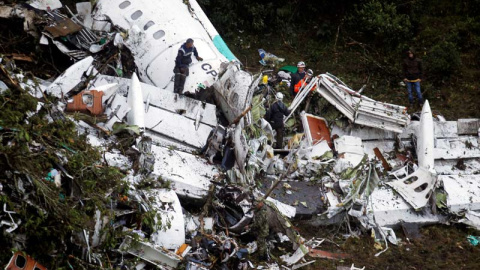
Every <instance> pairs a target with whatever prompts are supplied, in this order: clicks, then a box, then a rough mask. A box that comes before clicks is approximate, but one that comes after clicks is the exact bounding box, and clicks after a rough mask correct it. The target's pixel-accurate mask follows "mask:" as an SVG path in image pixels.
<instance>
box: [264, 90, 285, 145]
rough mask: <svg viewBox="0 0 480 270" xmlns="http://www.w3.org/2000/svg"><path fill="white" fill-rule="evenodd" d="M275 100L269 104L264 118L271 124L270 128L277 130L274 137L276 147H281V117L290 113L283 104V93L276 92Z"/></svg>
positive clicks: (282, 125)
mask: <svg viewBox="0 0 480 270" xmlns="http://www.w3.org/2000/svg"><path fill="white" fill-rule="evenodd" d="M275 98H276V100H275V102H274V103H273V104H272V105H271V106H270V108H269V109H268V112H267V113H266V115H265V119H266V120H267V121H268V122H269V123H270V125H272V128H273V129H275V131H276V132H277V137H276V142H277V143H276V147H275V148H276V149H282V148H283V130H284V128H285V125H284V124H283V117H284V116H288V115H289V114H290V110H289V109H288V108H287V106H285V104H283V102H282V100H283V94H282V93H280V92H278V93H277V94H276V96H275Z"/></svg>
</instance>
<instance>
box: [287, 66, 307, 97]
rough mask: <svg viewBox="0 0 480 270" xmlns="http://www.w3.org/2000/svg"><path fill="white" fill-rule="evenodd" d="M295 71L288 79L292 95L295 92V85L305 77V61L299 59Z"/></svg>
mask: <svg viewBox="0 0 480 270" xmlns="http://www.w3.org/2000/svg"><path fill="white" fill-rule="evenodd" d="M297 69H298V70H297V73H294V74H292V76H291V79H290V94H291V95H292V97H294V96H295V95H296V94H297V93H295V85H296V84H297V83H298V82H299V81H301V80H302V79H303V78H305V74H306V73H305V62H303V61H300V62H298V64H297Z"/></svg>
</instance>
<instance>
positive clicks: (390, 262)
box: [297, 224, 480, 270]
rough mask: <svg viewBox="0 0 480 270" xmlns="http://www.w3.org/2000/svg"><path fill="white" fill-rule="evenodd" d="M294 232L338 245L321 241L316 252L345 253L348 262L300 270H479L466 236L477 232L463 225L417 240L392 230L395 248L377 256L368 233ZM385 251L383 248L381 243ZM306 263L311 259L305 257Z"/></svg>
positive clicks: (428, 231)
mask: <svg viewBox="0 0 480 270" xmlns="http://www.w3.org/2000/svg"><path fill="white" fill-rule="evenodd" d="M297 225H298V226H299V227H298V230H299V231H300V233H301V234H302V236H303V237H304V238H306V239H311V238H312V237H315V238H326V239H330V240H332V241H333V242H335V243H337V244H338V245H339V246H336V245H334V244H332V243H331V242H327V241H325V242H324V243H323V244H322V245H321V246H319V247H318V248H317V249H320V250H325V251H329V252H335V253H345V254H347V255H349V256H350V259H344V260H331V259H318V258H317V259H316V262H315V263H314V264H313V265H311V266H308V267H305V268H304V269H337V267H339V266H344V267H350V266H351V265H352V264H354V265H355V267H359V268H362V267H365V269H392V270H393V269H412V270H419V269H432V270H433V269H479V266H478V264H479V260H478V255H479V254H480V246H472V245H471V244H470V243H469V242H468V241H467V236H468V235H479V233H478V231H476V230H474V229H469V228H466V227H465V226H463V225H450V226H447V225H430V226H426V227H423V228H421V229H420V233H421V237H420V238H418V239H413V240H409V239H407V238H406V237H405V235H404V233H403V231H402V230H401V229H399V230H395V234H396V236H397V239H398V240H400V239H401V241H400V244H399V245H398V246H394V245H392V244H390V243H389V245H388V250H387V251H386V252H384V253H382V254H380V255H379V256H378V257H376V256H375V254H376V253H378V252H380V251H381V249H380V250H379V249H376V248H375V247H374V244H375V241H374V239H373V238H372V237H370V235H369V233H364V234H362V236H360V237H359V238H356V237H349V238H347V239H345V237H343V235H346V234H347V233H348V232H347V231H345V230H343V232H342V229H340V230H339V229H338V227H325V228H320V229H316V228H311V227H309V226H305V225H302V224H297ZM382 247H383V248H385V245H384V244H382ZM305 258H306V259H307V261H310V260H312V259H315V258H310V257H309V256H306V257H305Z"/></svg>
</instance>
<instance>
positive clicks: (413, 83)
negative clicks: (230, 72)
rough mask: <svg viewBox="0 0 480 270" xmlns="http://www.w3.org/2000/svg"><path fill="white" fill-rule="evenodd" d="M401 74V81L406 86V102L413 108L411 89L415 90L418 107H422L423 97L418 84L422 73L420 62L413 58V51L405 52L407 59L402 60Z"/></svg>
mask: <svg viewBox="0 0 480 270" xmlns="http://www.w3.org/2000/svg"><path fill="white" fill-rule="evenodd" d="M403 73H404V79H403V81H404V82H405V83H406V84H407V91H408V102H410V106H413V95H412V88H415V92H416V93H417V99H418V105H419V106H420V107H422V105H423V97H422V91H421V90H420V82H421V81H422V73H423V67H422V60H420V59H418V58H416V57H415V53H414V51H413V50H409V51H408V52H407V58H405V59H404V60H403Z"/></svg>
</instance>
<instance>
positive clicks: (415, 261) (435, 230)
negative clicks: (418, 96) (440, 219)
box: [0, 20, 480, 269]
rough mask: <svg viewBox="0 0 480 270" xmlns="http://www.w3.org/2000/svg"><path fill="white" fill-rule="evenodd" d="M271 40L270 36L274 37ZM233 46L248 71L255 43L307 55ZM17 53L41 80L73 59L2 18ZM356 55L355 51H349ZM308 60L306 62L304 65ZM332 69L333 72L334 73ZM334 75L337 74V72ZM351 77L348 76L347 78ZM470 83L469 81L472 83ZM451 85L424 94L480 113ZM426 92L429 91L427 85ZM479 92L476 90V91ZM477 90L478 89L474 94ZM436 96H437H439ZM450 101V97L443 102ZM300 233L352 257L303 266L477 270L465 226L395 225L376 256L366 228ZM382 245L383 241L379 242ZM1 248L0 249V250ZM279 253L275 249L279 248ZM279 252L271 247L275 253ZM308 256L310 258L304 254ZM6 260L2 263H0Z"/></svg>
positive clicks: (325, 67)
mask: <svg viewBox="0 0 480 270" xmlns="http://www.w3.org/2000/svg"><path fill="white" fill-rule="evenodd" d="M273 40H274V39H273ZM227 43H229V44H233V45H231V47H232V50H233V51H234V53H236V55H237V56H238V58H239V59H240V60H241V61H242V62H243V63H244V65H245V68H246V69H248V70H250V71H257V70H259V69H261V68H262V66H261V65H259V64H258V60H259V58H258V54H257V51H256V50H257V47H258V48H260V47H263V48H264V49H265V50H267V51H270V52H272V53H275V54H277V55H278V56H280V57H286V58H287V60H286V63H287V64H294V63H295V62H297V61H298V60H301V59H304V58H306V56H305V54H304V52H302V50H301V49H298V48H297V49H295V48H292V47H290V46H284V45H285V44H283V43H282V42H281V41H280V40H278V41H272V39H270V41H269V42H267V43H265V44H263V43H261V41H260V40H255V39H253V40H250V41H242V42H241V44H240V43H239V41H238V40H231V41H229V40H227ZM13 53H15V54H21V55H26V56H29V57H31V59H32V61H17V62H16V64H17V66H18V67H20V68H21V69H23V70H25V71H29V72H31V73H32V74H34V75H35V76H37V77H40V78H42V79H47V80H48V79H51V78H55V77H56V76H58V75H59V74H60V73H61V72H62V71H63V70H65V69H66V68H67V67H68V66H69V65H70V64H71V63H72V62H71V61H70V60H69V59H68V57H66V56H64V55H63V54H62V53H60V52H59V51H58V50H57V49H56V48H54V47H53V46H42V45H39V44H38V42H37V41H36V40H34V39H33V38H32V37H30V36H28V35H27V34H25V33H24V32H23V29H22V21H20V20H18V21H12V20H0V54H4V55H11V54H13ZM350 54H352V52H345V54H344V55H336V56H335V57H345V58H348V57H351V55H350ZM353 54H354V53H353ZM324 56H325V58H323V59H322V58H320V59H319V60H318V61H317V62H314V63H313V64H310V67H312V68H313V69H315V73H319V72H327V71H330V72H332V73H334V71H335V70H339V71H341V73H342V74H340V75H345V74H347V73H345V72H348V70H350V69H352V68H353V67H343V68H342V67H336V68H335V65H336V63H335V61H334V59H335V57H333V56H332V55H326V54H325V55H324ZM308 64H309V63H307V65H308ZM334 74H335V73H334ZM336 75H338V74H336ZM346 77H347V78H342V79H344V80H345V81H346V82H347V83H351V85H352V86H353V87H354V88H355V89H358V88H360V87H361V80H359V79H358V78H359V76H358V74H356V76H351V77H349V76H346ZM351 78H353V79H352V80H350V81H349V79H351ZM472 85H473V83H472ZM449 87H451V86H449V85H446V86H445V88H444V89H440V90H438V91H437V92H434V91H433V90H432V93H428V94H427V97H429V98H430V100H431V104H432V107H433V109H437V110H439V111H441V112H442V113H443V114H444V115H446V116H447V118H450V119H454V118H458V117H464V118H466V117H480V115H479V114H478V110H477V108H476V106H477V104H478V102H477V100H478V99H474V98H475V96H474V97H468V98H467V99H465V98H462V97H461V96H459V95H458V94H455V93H449V92H448V89H449ZM429 91H430V90H429ZM477 92H478V91H477ZM364 93H365V94H366V95H369V96H370V97H372V98H375V99H378V100H382V101H387V102H392V103H397V104H403V105H406V104H405V103H406V94H405V91H404V90H403V89H400V88H391V89H375V88H374V87H372V84H371V85H370V86H369V88H368V89H367V90H366V91H365V92H364ZM477 94H478V93H477ZM437 95H438V96H437ZM448 100H453V101H454V102H447V101H448ZM294 224H295V226H297V228H298V230H299V232H300V233H301V234H302V236H303V237H304V238H306V239H310V238H312V237H315V238H327V239H329V240H331V241H332V242H334V243H336V244H332V243H331V242H329V241H326V242H324V243H323V244H322V245H321V246H320V247H319V249H322V250H327V251H330V252H336V253H345V254H347V255H348V256H350V258H349V259H343V260H330V259H316V262H315V264H313V265H310V266H307V267H305V268H304V269H337V267H338V266H348V267H349V266H350V265H352V263H353V264H355V266H356V267H360V268H361V267H364V266H365V269H479V268H480V260H479V259H478V257H479V255H480V246H476V247H474V246H472V245H470V244H469V243H468V241H467V236H468V235H469V234H473V235H480V233H479V232H478V231H475V230H472V229H469V228H466V227H465V226H454V225H450V226H447V225H435V226H426V227H424V228H422V229H421V230H420V232H421V237H420V238H418V239H413V240H409V239H407V238H406V237H405V235H404V234H403V232H402V231H401V230H396V234H397V237H398V238H399V239H401V243H400V244H399V245H398V246H393V245H389V249H388V250H387V251H386V252H385V253H383V254H381V255H380V256H378V257H375V256H374V254H375V253H377V252H379V251H380V250H378V249H376V248H375V247H374V243H375V242H374V239H373V238H372V237H371V236H370V234H369V233H368V232H366V233H363V234H362V235H361V236H360V237H359V238H356V237H348V238H346V237H345V235H347V234H348V233H349V232H348V230H347V228H346V227H343V226H342V227H324V228H323V227H322V228H313V227H310V226H308V225H305V223H304V222H302V221H297V222H294ZM383 247H384V246H383ZM0 250H1V249H0ZM277 252H278V251H277ZM277 252H274V254H275V253H277ZM306 258H307V260H311V259H312V258H309V257H308V256H307V257H306ZM6 263H7V262H0V264H1V265H4V264H6Z"/></svg>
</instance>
